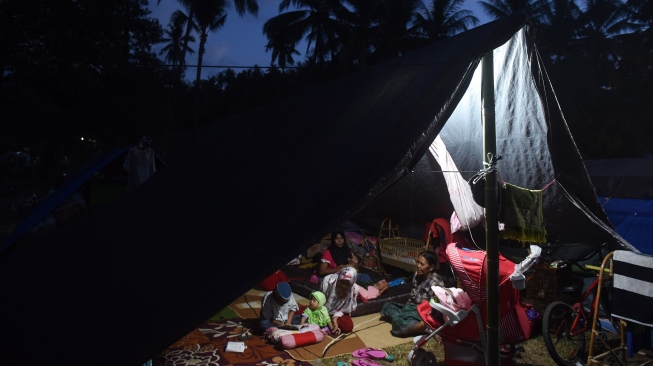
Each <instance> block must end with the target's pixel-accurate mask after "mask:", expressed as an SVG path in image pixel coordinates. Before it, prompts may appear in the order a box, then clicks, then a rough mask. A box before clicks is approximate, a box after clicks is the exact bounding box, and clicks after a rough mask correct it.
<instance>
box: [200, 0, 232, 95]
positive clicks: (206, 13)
mask: <svg viewBox="0 0 653 366" xmlns="http://www.w3.org/2000/svg"><path fill="white" fill-rule="evenodd" d="M195 1H196V2H197V12H196V13H195V24H196V25H197V29H198V32H199V34H200V45H199V49H198V51H197V76H196V77H195V83H196V85H198V86H199V82H200V75H201V73H202V58H203V56H204V52H205V47H204V46H205V45H206V40H207V39H208V37H209V32H215V31H217V30H218V29H220V28H222V27H223V26H224V23H225V21H226V20H227V14H226V13H225V8H226V5H227V2H226V0H195Z"/></svg>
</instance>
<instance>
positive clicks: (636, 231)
mask: <svg viewBox="0 0 653 366" xmlns="http://www.w3.org/2000/svg"><path fill="white" fill-rule="evenodd" d="M599 201H600V202H601V204H602V205H603V210H604V211H605V213H606V214H608V218H609V219H610V222H612V225H614V228H615V229H616V230H617V232H618V233H619V234H620V235H621V236H622V237H623V238H624V239H626V240H627V241H628V242H629V243H630V244H632V245H633V246H634V247H635V248H637V249H639V251H640V252H642V253H645V254H653V199H635V198H614V197H613V198H607V197H599Z"/></svg>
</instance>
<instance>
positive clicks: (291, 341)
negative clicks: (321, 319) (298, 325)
mask: <svg viewBox="0 0 653 366" xmlns="http://www.w3.org/2000/svg"><path fill="white" fill-rule="evenodd" d="M323 340H324V334H322V332H321V331H320V330H319V329H317V330H311V331H309V332H303V333H295V334H286V335H284V336H281V338H280V341H281V347H283V349H293V348H296V347H302V346H308V345H311V344H316V343H320V342H322V341H323Z"/></svg>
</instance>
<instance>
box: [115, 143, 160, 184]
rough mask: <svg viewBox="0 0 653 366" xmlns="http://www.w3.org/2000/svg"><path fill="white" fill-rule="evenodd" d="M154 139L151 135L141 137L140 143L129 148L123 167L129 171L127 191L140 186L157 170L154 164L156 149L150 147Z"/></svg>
mask: <svg viewBox="0 0 653 366" xmlns="http://www.w3.org/2000/svg"><path fill="white" fill-rule="evenodd" d="M150 144H152V139H151V138H150V137H149V136H143V137H141V139H140V141H139V142H138V145H136V146H133V147H132V148H131V149H129V153H128V154H127V159H125V164H123V166H122V167H123V168H124V169H125V170H126V171H127V172H129V178H128V179H127V192H129V191H131V190H132V189H134V188H136V187H138V186H139V185H141V184H142V183H143V182H145V181H146V180H147V179H148V178H150V177H151V176H152V174H154V172H156V167H155V165H154V150H152V148H150Z"/></svg>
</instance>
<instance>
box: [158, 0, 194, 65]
mask: <svg viewBox="0 0 653 366" xmlns="http://www.w3.org/2000/svg"><path fill="white" fill-rule="evenodd" d="M187 21H188V16H187V15H186V14H184V13H183V12H182V11H181V10H177V11H175V12H174V13H172V16H171V20H170V23H169V24H168V29H164V30H163V33H164V34H165V36H166V37H164V38H161V42H164V43H165V42H167V45H166V46H165V47H163V48H162V49H161V51H159V55H163V54H165V55H166V56H165V61H166V62H169V63H171V64H172V66H173V68H174V67H175V66H184V65H185V63H186V60H185V57H184V54H185V52H188V53H190V54H191V55H192V54H193V53H195V51H194V50H193V49H192V48H190V46H187V42H184V41H185V37H184V36H182V34H183V32H184V25H186V22H187ZM189 42H195V37H193V36H189ZM184 45H186V49H185V50H184ZM184 51H185V52H184Z"/></svg>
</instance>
